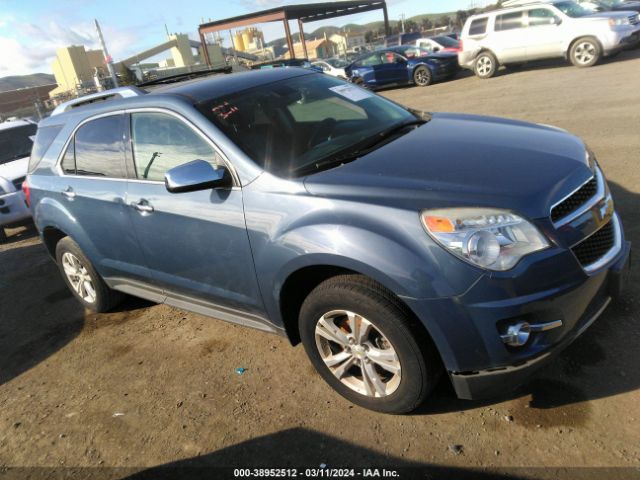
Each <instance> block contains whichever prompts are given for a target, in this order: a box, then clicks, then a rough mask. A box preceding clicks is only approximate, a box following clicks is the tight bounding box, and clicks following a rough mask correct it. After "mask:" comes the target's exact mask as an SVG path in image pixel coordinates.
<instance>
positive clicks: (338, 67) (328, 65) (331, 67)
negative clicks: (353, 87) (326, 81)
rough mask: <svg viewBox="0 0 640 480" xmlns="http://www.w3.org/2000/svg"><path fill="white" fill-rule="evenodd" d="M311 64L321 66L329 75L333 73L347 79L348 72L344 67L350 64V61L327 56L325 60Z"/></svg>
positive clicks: (334, 75)
mask: <svg viewBox="0 0 640 480" xmlns="http://www.w3.org/2000/svg"><path fill="white" fill-rule="evenodd" d="M311 65H313V66H314V67H317V68H319V69H320V70H322V71H323V72H324V73H326V74H327V75H331V76H332V77H338V78H341V79H343V80H346V79H347V74H346V72H345V71H344V68H345V67H347V66H348V65H349V62H346V61H345V60H341V59H339V58H327V59H325V60H317V61H315V62H312V63H311Z"/></svg>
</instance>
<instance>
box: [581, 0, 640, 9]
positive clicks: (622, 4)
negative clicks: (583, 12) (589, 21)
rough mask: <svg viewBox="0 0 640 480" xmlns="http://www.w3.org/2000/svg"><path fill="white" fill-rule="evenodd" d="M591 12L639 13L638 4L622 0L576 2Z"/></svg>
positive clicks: (639, 5) (639, 4) (585, 0)
mask: <svg viewBox="0 0 640 480" xmlns="http://www.w3.org/2000/svg"><path fill="white" fill-rule="evenodd" d="M576 1H577V2H578V3H579V4H580V5H581V6H582V7H584V8H586V9H587V10H589V11H591V12H608V11H633V12H640V2H638V1H622V0H576Z"/></svg>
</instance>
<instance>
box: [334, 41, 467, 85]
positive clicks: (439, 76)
mask: <svg viewBox="0 0 640 480" xmlns="http://www.w3.org/2000/svg"><path fill="white" fill-rule="evenodd" d="M458 71H459V67H458V60H457V55H456V54H453V53H450V52H438V53H432V52H430V51H429V50H426V49H423V48H421V47H416V46H413V45H402V46H400V47H393V48H386V49H384V50H378V51H375V52H373V53H369V54H367V55H363V56H362V57H360V58H359V59H357V60H356V61H355V62H353V63H352V64H351V65H349V66H348V67H347V68H345V72H346V74H347V76H348V77H349V79H350V80H351V81H352V82H353V83H355V84H358V85H361V86H363V87H367V88H379V87H388V86H391V85H407V84H414V85H417V86H419V87H425V86H427V85H431V84H432V83H433V82H437V81H440V80H446V79H450V78H453V77H454V76H455V75H456V74H457V73H458Z"/></svg>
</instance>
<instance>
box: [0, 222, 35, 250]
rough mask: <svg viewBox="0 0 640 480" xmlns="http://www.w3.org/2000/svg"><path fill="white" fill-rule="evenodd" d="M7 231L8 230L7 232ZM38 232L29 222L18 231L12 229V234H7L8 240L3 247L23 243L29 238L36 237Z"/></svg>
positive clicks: (17, 229)
mask: <svg viewBox="0 0 640 480" xmlns="http://www.w3.org/2000/svg"><path fill="white" fill-rule="evenodd" d="M5 231H6V230H5ZM37 235H38V231H37V230H36V226H35V225H34V224H33V222H29V223H27V224H25V225H23V226H21V227H18V228H16V229H11V230H10V233H7V240H6V241H5V242H4V243H3V244H2V245H10V244H12V243H17V242H21V241H22V240H26V239H27V238H31V237H36V236H37Z"/></svg>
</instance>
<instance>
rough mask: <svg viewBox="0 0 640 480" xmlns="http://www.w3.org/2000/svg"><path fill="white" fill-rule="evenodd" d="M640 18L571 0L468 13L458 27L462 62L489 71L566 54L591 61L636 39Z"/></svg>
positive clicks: (585, 63) (578, 62)
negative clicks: (594, 10) (592, 9)
mask: <svg viewBox="0 0 640 480" xmlns="http://www.w3.org/2000/svg"><path fill="white" fill-rule="evenodd" d="M639 23H640V20H639V19H638V14H637V13H634V12H601V13H596V14H593V13H592V12H589V11H588V10H586V9H585V8H583V7H581V6H580V5H578V4H577V3H575V2H573V1H553V2H549V3H543V2H540V3H535V4H528V5H526V6H519V7H513V8H506V9H500V10H495V11H492V12H487V13H483V14H480V15H472V16H471V17H469V18H468V19H467V21H466V23H465V25H464V28H463V30H462V40H463V50H462V52H460V54H459V56H458V58H459V60H460V65H461V66H462V67H463V68H468V69H472V70H473V71H474V72H475V74H476V75H477V76H478V77H480V78H490V77H493V76H494V75H495V74H496V72H497V70H498V67H499V66H500V65H506V66H510V65H517V64H521V63H523V62H528V61H531V60H540V59H547V58H561V57H564V58H568V59H569V60H570V61H571V63H573V65H575V66H577V67H591V66H593V65H595V64H596V63H598V61H599V60H600V59H601V58H602V57H605V56H609V55H612V54H614V53H616V52H618V51H620V50H621V49H623V48H625V47H627V46H630V45H633V44H637V42H638V41H639V40H640V37H639V35H640V25H639Z"/></svg>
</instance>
